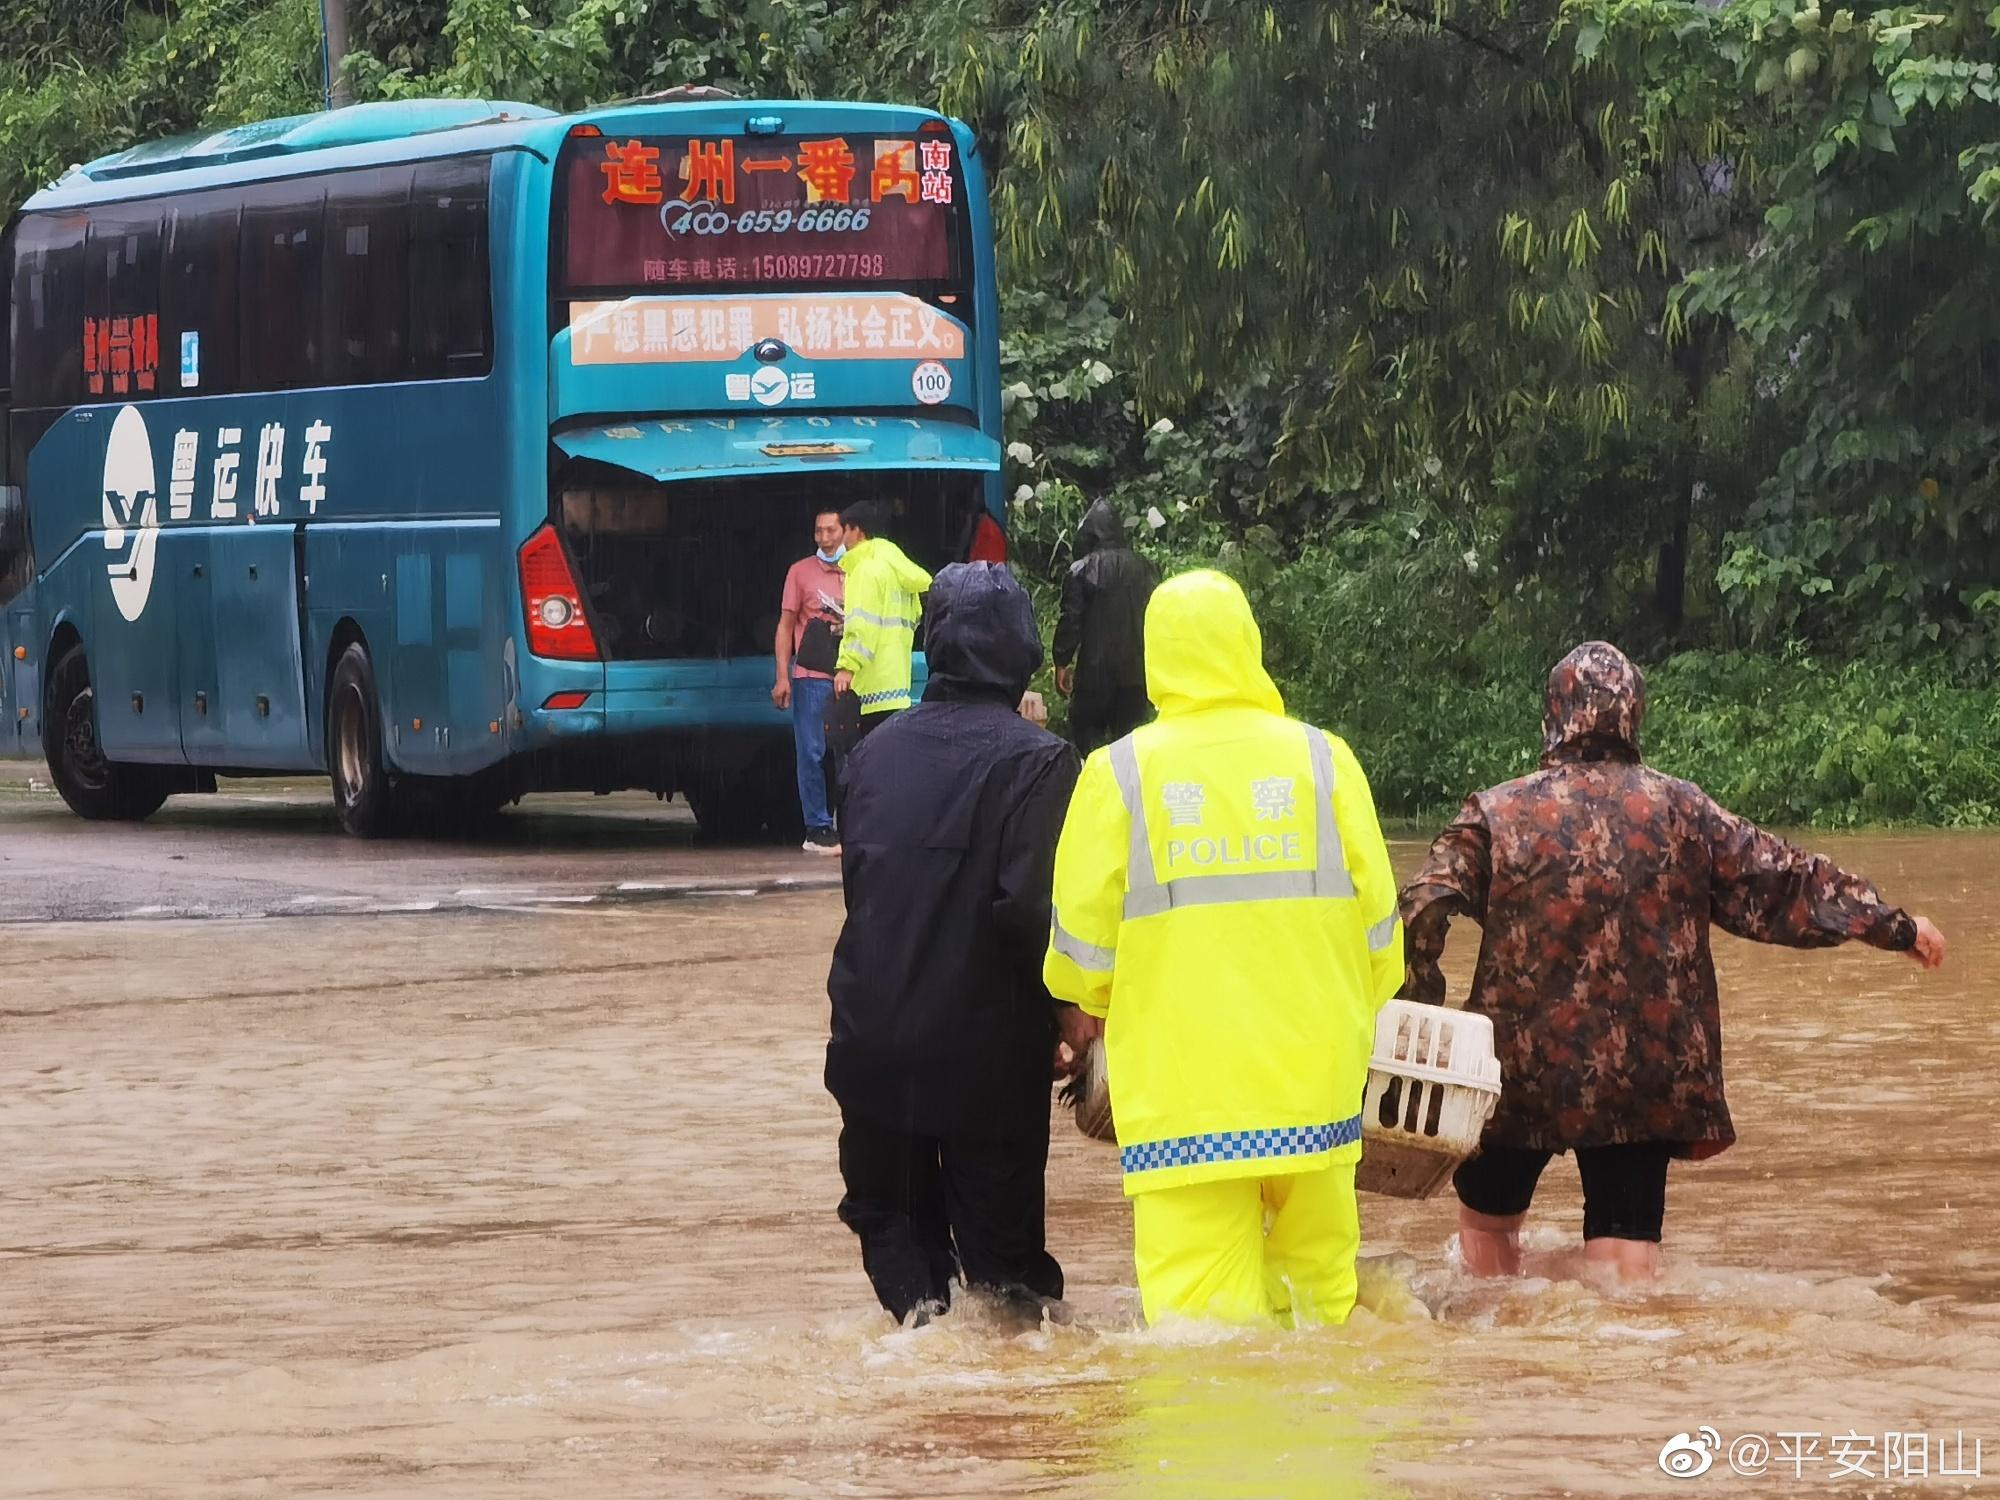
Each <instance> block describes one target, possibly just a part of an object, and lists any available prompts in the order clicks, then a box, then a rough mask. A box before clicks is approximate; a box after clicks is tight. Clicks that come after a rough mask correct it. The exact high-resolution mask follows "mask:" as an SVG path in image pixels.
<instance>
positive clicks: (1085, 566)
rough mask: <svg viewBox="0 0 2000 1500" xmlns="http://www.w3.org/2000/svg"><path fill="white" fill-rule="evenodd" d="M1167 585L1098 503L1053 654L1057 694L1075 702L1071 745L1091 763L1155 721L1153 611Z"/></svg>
mask: <svg viewBox="0 0 2000 1500" xmlns="http://www.w3.org/2000/svg"><path fill="white" fill-rule="evenodd" d="M1159 583H1160V574H1159V570H1158V569H1157V568H1155V567H1154V566H1153V565H1152V564H1151V563H1149V562H1147V561H1146V559H1144V558H1143V557H1141V556H1139V554H1138V553H1136V552H1134V551H1133V550H1132V548H1131V546H1130V545H1129V544H1128V543H1127V542H1126V540H1125V525H1124V523H1123V522H1122V521H1120V520H1119V519H1118V512H1117V511H1115V510H1113V509H1112V508H1111V505H1110V503H1109V502H1108V501H1105V500H1096V501H1093V502H1092V503H1091V507H1090V509H1089V510H1087V511H1086V512H1084V516H1083V524H1082V525H1081V526H1079V527H1078V528H1077V533H1076V561H1075V562H1074V563H1072V564H1070V570H1069V576H1068V577H1067V578H1065V579H1064V580H1063V592H1062V614H1061V616H1060V617H1059V618H1058V619H1057V621H1056V637H1055V641H1054V649H1053V651H1052V653H1051V654H1052V655H1053V656H1054V658H1055V665H1056V690H1057V691H1058V692H1060V693H1061V694H1062V695H1063V696H1064V697H1066V698H1068V699H1069V700H1070V704H1069V724H1070V738H1071V739H1072V740H1073V741H1075V743H1076V748H1077V749H1078V750H1079V751H1080V752H1082V753H1083V754H1085V755H1088V754H1090V752H1091V751H1093V750H1095V749H1097V748H1099V747H1100V746H1103V745H1108V744H1110V743H1111V742H1112V741H1113V740H1117V739H1123V738H1124V737H1125V736H1126V735H1128V734H1130V733H1131V732H1132V731H1133V730H1135V729H1137V728H1138V727H1139V726H1140V725H1141V724H1143V723H1145V722H1146V721H1147V720H1148V719H1150V718H1152V716H1153V706H1152V704H1151V703H1150V702H1148V701H1147V698H1146V647H1145V634H1146V603H1147V601H1148V600H1150V599H1151V598H1152V597H1153V590H1154V589H1155V588H1157V587H1159Z"/></svg>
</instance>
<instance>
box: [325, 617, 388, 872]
mask: <svg viewBox="0 0 2000 1500" xmlns="http://www.w3.org/2000/svg"><path fill="white" fill-rule="evenodd" d="M326 747H327V757H326V758H327V764H328V766H329V767H330V769H331V771H332V774H333V813H334V816H335V817H336V818H338V819H339V820H340V826H341V827H342V828H344V829H346V830H347V831H348V832H349V833H351V834H353V835H355V836H356V837H357V838H364V839H372V838H379V837H380V836H381V835H383V834H385V833H387V832H389V825H390V822H391V821H392V816H393V812H394V807H395V798H394V792H395V789H394V788H393V787H392V786H391V785H390V783H389V772H388V769H387V767H385V766H384V765H383V764H382V700H381V697H380V695H378V694H377V693H376V691H375V668H374V665H373V664H372V663H371V662H370V661H369V660H368V648H367V647H366V646H364V645H362V644H361V642H359V641H354V642H352V643H350V644H349V645H348V648H347V649H346V650H345V651H343V652H341V653H340V660H339V661H338V662H336V663H334V668H333V682H332V685H331V686H329V687H328V689H327V694H326Z"/></svg>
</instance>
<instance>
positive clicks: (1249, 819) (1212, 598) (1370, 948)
mask: <svg viewBox="0 0 2000 1500" xmlns="http://www.w3.org/2000/svg"><path fill="white" fill-rule="evenodd" d="M1146 691H1147V695H1148V696H1149V697H1151V699H1152V700H1153V702H1154V704H1155V705H1156V706H1157V707H1158V708H1159V711H1160V716H1159V718H1158V720H1156V721H1155V722H1154V723H1152V724H1149V725H1147V726H1145V727H1144V728H1141V729H1139V730H1137V731H1136V732H1135V733H1133V734H1131V735H1128V736H1127V737H1126V738H1124V739H1122V740H1119V741H1118V742H1117V743H1115V744H1113V745H1111V746H1109V747H1108V748H1106V749H1103V750H1100V751H1097V752H1096V753H1095V754H1093V755H1092V756H1091V757H1090V759H1089V760H1088V761H1087V762H1086V763H1085V765H1084V769H1083V775H1082V779H1081V780H1080V781H1079V782H1078V784H1077V789H1076V795H1075V797H1074V799H1073V800H1072V801H1071V803H1070V808H1069V815H1068V818H1067V820H1066V821H1065V822H1064V825H1063V831H1062V841H1061V844H1060V845H1059V847H1058V849H1057V853H1056V871H1055V902H1054V905H1055V924H1054V929H1053V933H1052V935H1051V939H1050V945H1049V952H1048V956H1047V959H1046V961H1045V963H1044V968H1043V972H1044V977H1045V978H1046V980H1047V982H1048V988H1049V991H1050V993H1051V994H1052V995H1054V996H1055V997H1056V998H1057V999H1058V1000H1067V1001H1070V1002H1073V1003H1074V1004H1076V1005H1078V1006H1079V1007H1081V1008H1082V1009H1083V1010H1084V1011H1085V1012H1086V1013H1088V1014H1089V1015H1092V1016H1096V1017H1100V1018H1101V1019H1102V1023H1103V1036H1104V1044H1105V1062H1106V1070H1107V1074H1108V1077H1109V1081H1110V1087H1111V1104H1112V1110H1113V1112H1114V1114H1115V1115H1116V1117H1117V1127H1118V1144H1119V1148H1120V1156H1121V1158H1122V1165H1123V1168H1124V1174H1125V1192H1126V1195H1127V1196H1128V1197H1130V1198H1131V1200H1132V1225H1133V1241H1134V1252H1135V1258H1136V1260H1137V1265H1138V1274H1139V1294H1140V1298H1141V1301H1142V1302H1143V1304H1144V1306H1145V1312H1146V1318H1147V1320H1148V1321H1149V1322H1157V1321H1159V1320H1160V1319H1161V1318H1162V1317H1163V1316H1168V1315H1174V1314H1178V1315H1181V1316H1186V1317H1194V1318H1205V1319H1211V1320H1215V1321H1223V1322H1233V1323H1255V1322H1269V1321H1272V1320H1274V1319H1275V1320H1278V1321H1281V1322H1296V1323H1301V1324H1303V1323H1340V1322H1344V1321H1345V1320H1346V1318H1347V1315H1348V1312H1349V1311H1350V1310H1351V1309H1352V1307H1353V1305H1354V1293H1355V1270H1354V1261H1355V1254H1356V1251H1357V1250H1358V1249H1359V1247H1360V1241H1361V1231H1360V1222H1359V1218H1358V1215H1357V1213H1356V1209H1355V1201H1354V1165H1355V1162H1356V1161H1357V1160H1358V1159H1359V1157H1360V1155H1361V1113H1360V1111H1361V1094H1362V1089H1363V1086H1364V1085H1365V1083H1366V1080H1367V1074H1368V1056H1369V1052H1370V1048H1371V1045H1372V1043H1373V1040H1374V1032H1375V1013H1376V1011H1377V1010H1378V1009H1380V1007H1381V1004H1382V1002H1383V1001H1384V1000H1386V999H1388V998H1389V997H1390V996H1391V995H1393V994H1394V993H1395V992H1396V989H1397V987H1398V986H1399V985H1400V984H1401V983H1402V980H1403V940H1402V927H1401V924H1400V923H1399V921H1398V919H1397V915H1396V882H1395V878H1394V876H1393V875H1392V873H1391V871H1390V867H1389V852H1388V849H1387V847H1386V846H1385V845H1384V843H1383V841H1382V831H1381V828H1380V826H1379V824H1378V823H1377V822H1376V817H1375V804H1374V799H1373V798H1372V797H1371V796H1370V795H1369V791H1368V782H1367V778H1366V777H1365V776H1363V775H1362V772H1361V766H1360V764H1359V763H1358V762H1357V761H1356V760H1355V758H1354V755H1353V752H1352V751H1350V750H1349V749H1348V748H1347V746H1346V745H1345V744H1344V743H1342V742H1341V741H1340V740H1339V739H1338V738H1336V737H1334V736H1332V735H1329V734H1324V733H1322V732H1321V731H1319V730H1317V729H1314V728H1312V727H1311V726H1310V725H1306V724H1301V723H1299V722H1298V721H1297V720H1295V719H1288V718H1286V717H1285V713H1284V703H1283V701H1282V700H1281V699H1280V698H1279V696H1278V689H1277V687H1276V685H1275V684H1274V683H1273V682H1272V681H1271V678H1270V676H1269V674H1268V673H1266V672H1265V670H1264V664H1263V640H1262V637H1261V635H1260V634H1259V632H1258V629H1257V623H1256V621H1255V620H1254V619H1253V618H1252V617H1251V614H1250V605H1249V602H1248V601H1247V600H1246V599H1245V598H1244V597H1243V591H1242V590H1241V589H1239V588H1238V587H1237V586H1236V584H1235V583H1234V582H1233V581H1231V580H1230V579H1229V578H1227V577H1225V576H1223V575H1222V574H1220V573H1212V572H1198V573H1185V574H1182V575H1181V576H1179V577H1177V578H1173V579H1169V580H1168V581H1167V582H1166V583H1165V584H1163V585H1161V587H1160V589H1159V591H1158V592H1157V593H1155V594H1154V595H1153V599H1152V603H1151V604H1150V606H1149V607H1148V608H1147V610H1146ZM1267 1216H1268V1221H1269V1222H1268V1228H1267V1223H1266V1220H1267Z"/></svg>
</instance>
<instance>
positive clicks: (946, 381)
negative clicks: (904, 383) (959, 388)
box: [910, 359, 951, 406]
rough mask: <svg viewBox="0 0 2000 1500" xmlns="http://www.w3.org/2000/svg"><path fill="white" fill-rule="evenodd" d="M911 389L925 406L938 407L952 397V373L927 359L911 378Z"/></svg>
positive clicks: (932, 360)
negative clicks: (941, 402)
mask: <svg viewBox="0 0 2000 1500" xmlns="http://www.w3.org/2000/svg"><path fill="white" fill-rule="evenodd" d="M910 389H911V390H912V391H914V392H916V397H917V399H918V400H919V401H921V402H923V403H924V405H926V406H936V405H937V404H938V403H939V402H940V401H943V400H946V399H947V398H949V397H950V395H951V371H949V370H947V369H946V368H945V367H944V366H943V365H941V364H939V363H938V362H937V361H936V360H934V359H927V360H925V361H924V362H923V363H922V364H920V365H918V366H917V369H916V373H915V374H913V375H912V376H910Z"/></svg>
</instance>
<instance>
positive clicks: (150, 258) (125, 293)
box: [83, 203, 160, 401]
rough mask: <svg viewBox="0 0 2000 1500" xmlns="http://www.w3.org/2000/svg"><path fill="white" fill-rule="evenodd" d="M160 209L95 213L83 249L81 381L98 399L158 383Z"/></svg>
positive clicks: (130, 395)
mask: <svg viewBox="0 0 2000 1500" xmlns="http://www.w3.org/2000/svg"><path fill="white" fill-rule="evenodd" d="M159 311H160V210H159V208H158V206H157V205H155V204H151V203H107V204H105V205H104V206H103V207H101V208H98V209H95V210H93V211H92V213H91V216H90V238H89V243H88V245H87V247H86V249H85V252H84V277H83V338H84V346H85V347H84V349H83V387H84V394H85V396H86V397H89V398H92V399H96V400H113V401H116V400H124V401H143V400H145V399H146V398H147V397H148V396H151V395H153V394H154V392H155V391H157V390H158V389H159V370H160V349H159V343H160V323H159Z"/></svg>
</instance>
